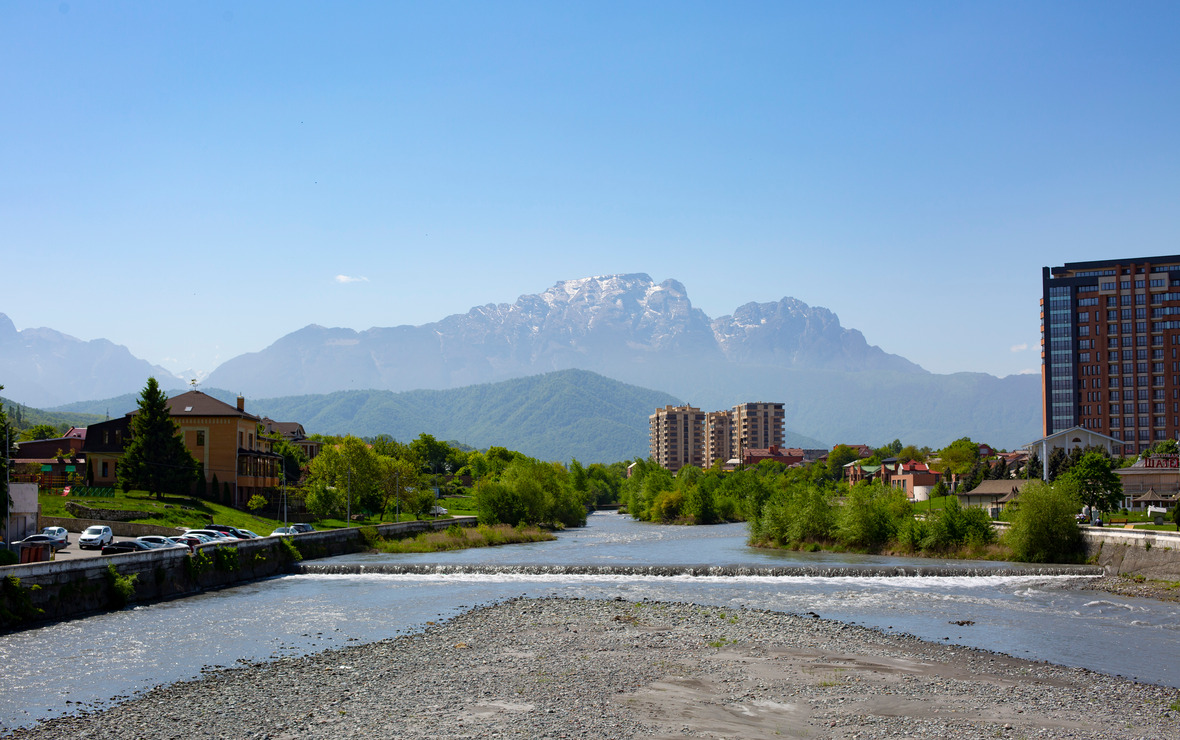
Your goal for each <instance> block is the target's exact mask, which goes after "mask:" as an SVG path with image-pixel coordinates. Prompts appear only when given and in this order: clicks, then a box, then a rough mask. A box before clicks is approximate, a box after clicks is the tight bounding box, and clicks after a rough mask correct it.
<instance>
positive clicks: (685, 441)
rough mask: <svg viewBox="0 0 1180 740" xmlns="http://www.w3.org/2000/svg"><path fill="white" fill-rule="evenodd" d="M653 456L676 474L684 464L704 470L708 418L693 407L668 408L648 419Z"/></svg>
mask: <svg viewBox="0 0 1180 740" xmlns="http://www.w3.org/2000/svg"><path fill="white" fill-rule="evenodd" d="M648 425H649V427H650V431H651V457H652V459H653V460H655V461H656V463H657V464H658V465H660V466H661V467H663V468H665V469H667V470H670V471H672V472H673V473H675V472H676V471H677V470H680V469H681V468H682V467H684V466H685V465H695V466H696V467H698V468H700V467H704V465H703V463H704V453H705V415H704V413H702V412H701V410H700V409H698V408H694V407H692V406H665V407H664V408H662V409H656V412H655V413H654V414H652V415H651V416H649V417H648Z"/></svg>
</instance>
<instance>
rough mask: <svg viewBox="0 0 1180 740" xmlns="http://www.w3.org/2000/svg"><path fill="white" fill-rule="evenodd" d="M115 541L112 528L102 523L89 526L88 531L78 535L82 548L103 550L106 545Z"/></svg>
mask: <svg viewBox="0 0 1180 740" xmlns="http://www.w3.org/2000/svg"><path fill="white" fill-rule="evenodd" d="M114 541H115V535H113V534H111V528H110V527H107V526H103V525H101V524H95V525H93V526H90V527H87V528H86V531H85V532H83V533H82V534H80V535H78V547H79V548H80V549H82V550H89V549H94V550H101V549H102V548H103V547H104V546H106V545H109V544H111V543H112V542H114Z"/></svg>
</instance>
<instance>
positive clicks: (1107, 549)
mask: <svg viewBox="0 0 1180 740" xmlns="http://www.w3.org/2000/svg"><path fill="white" fill-rule="evenodd" d="M1082 537H1083V539H1084V540H1085V542H1086V554H1087V555H1089V557H1090V558H1092V559H1093V560H1094V562H1096V563H1097V564H1098V565H1101V566H1102V568H1103V570H1104V571H1105V572H1106V574H1107V575H1118V574H1120V573H1126V574H1128V575H1138V576H1143V577H1145V578H1150V579H1152V580H1157V581H1180V532H1165V531H1161V530H1155V529H1114V528H1111V527H1082Z"/></svg>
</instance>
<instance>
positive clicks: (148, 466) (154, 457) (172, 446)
mask: <svg viewBox="0 0 1180 740" xmlns="http://www.w3.org/2000/svg"><path fill="white" fill-rule="evenodd" d="M167 402H168V397H167V396H166V395H165V394H164V392H163V391H162V390H160V386H159V384H158V383H157V382H156V379H155V378H148V382H147V386H146V387H145V388H144V389H143V392H142V393H141V394H140V396H139V411H137V412H136V414H135V416H134V417H132V419H131V439H130V440H129V441H128V442H127V447H126V449H125V450H124V452H123V458H122V459H121V460H120V461H119V468H118V470H119V485H120V486H122V487H123V490H125V491H126V490H129V489H131V488H142V489H144V490H146V491H148V492H149V493H151V494H153V495H154V496H155V497H156V498H157V499H158V498H162V497H163V494H165V493H188V492H189V486H191V485H192V484H193V481H195V480H196V477H197V461H196V460H195V459H193V456H192V454H190V453H189V451H188V448H186V447H185V446H184V441H183V440H181V438H180V436H179V435H178V434H177V432H178V431H180V426H179V425H178V424H177V423H176V422H175V421H173V420H172V416H171V415H170V414H169V413H168V403H167Z"/></svg>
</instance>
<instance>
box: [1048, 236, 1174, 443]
mask: <svg viewBox="0 0 1180 740" xmlns="http://www.w3.org/2000/svg"><path fill="white" fill-rule="evenodd" d="M1042 288H1043V295H1042V298H1041V380H1042V404H1043V417H1042V418H1043V420H1044V433H1045V436H1049V435H1051V434H1055V433H1058V432H1062V431H1065V430H1067V429H1071V428H1074V427H1083V428H1085V429H1090V430H1093V431H1095V432H1099V433H1101V434H1105V435H1109V436H1110V437H1114V438H1115V439H1118V440H1121V441H1122V442H1123V450H1122V451H1123V454H1128V455H1129V454H1136V453H1138V452H1141V451H1142V450H1144V449H1145V448H1146V447H1148V446H1149V445H1151V444H1152V443H1154V442H1156V441H1158V440H1163V439H1170V438H1176V436H1177V433H1178V432H1180V255H1170V256H1163V257H1141V258H1133V259H1115V260H1099V261H1093V262H1072V263H1066V264H1064V265H1062V266H1060V267H1052V268H1050V267H1045V268H1042Z"/></svg>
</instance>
